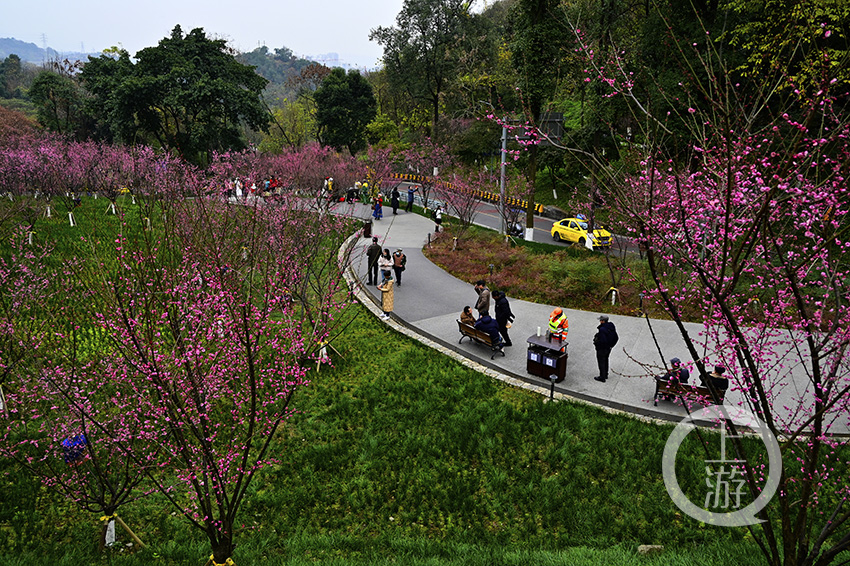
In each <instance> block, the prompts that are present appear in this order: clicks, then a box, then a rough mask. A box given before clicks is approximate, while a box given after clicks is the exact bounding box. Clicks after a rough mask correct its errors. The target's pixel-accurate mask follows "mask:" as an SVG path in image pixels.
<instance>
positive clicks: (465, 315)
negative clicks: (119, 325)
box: [460, 307, 475, 326]
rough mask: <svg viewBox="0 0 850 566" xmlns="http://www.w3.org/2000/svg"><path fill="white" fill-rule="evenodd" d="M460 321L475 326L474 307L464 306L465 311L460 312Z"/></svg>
mask: <svg viewBox="0 0 850 566" xmlns="http://www.w3.org/2000/svg"><path fill="white" fill-rule="evenodd" d="M460 321H461V322H462V323H464V324H468V325H469V326H475V316H474V315H473V314H472V307H463V312H462V313H460Z"/></svg>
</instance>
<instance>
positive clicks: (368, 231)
mask: <svg viewBox="0 0 850 566" xmlns="http://www.w3.org/2000/svg"><path fill="white" fill-rule="evenodd" d="M363 237H364V238H371V237H372V221H371V220H364V221H363Z"/></svg>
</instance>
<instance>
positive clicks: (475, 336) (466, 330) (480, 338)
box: [457, 320, 505, 360]
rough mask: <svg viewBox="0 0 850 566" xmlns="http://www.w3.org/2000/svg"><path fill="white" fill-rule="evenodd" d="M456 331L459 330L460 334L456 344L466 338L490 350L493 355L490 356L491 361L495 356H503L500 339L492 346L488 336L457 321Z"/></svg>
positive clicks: (503, 350) (502, 346) (502, 344)
mask: <svg viewBox="0 0 850 566" xmlns="http://www.w3.org/2000/svg"><path fill="white" fill-rule="evenodd" d="M457 329H458V330H460V334H461V337H460V340H458V342H457V343H458V344H460V343H461V342H463V339H464V338H466V337H467V336H468V337H469V338H470V339H471V340H472V341H473V342H478V343H479V344H483V345H485V346H487V347H488V348H490V351H492V352H493V355H492V356H490V359H491V360H492V359H494V358H495V357H496V354H502V356H504V355H505V349H504V343H503V342H502V341H501V339H500V340H499V342H498V344H495V345H494V344H493V340H492V339H491V338H490V335H489V334H487V333H486V332H482V331H480V330H478V329H477V328H475V327H474V326H470V325H468V324H464V323H462V322H461V321H459V320H458V321H457Z"/></svg>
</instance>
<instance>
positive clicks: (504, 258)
mask: <svg viewBox="0 0 850 566" xmlns="http://www.w3.org/2000/svg"><path fill="white" fill-rule="evenodd" d="M453 228H454V226H452V225H450V226H448V227H447V228H446V230H444V231H442V232H440V233H439V234H437V236H436V237H435V238H434V239H433V240H432V242H431V246H430V247H428V248H426V249H425V250H424V251H425V255H426V257H428V259H430V260H431V261H433V262H434V263H435V264H437V265H439V266H440V267H441V268H443V269H445V270H446V271H448V272H449V273H451V274H452V275H454V276H455V277H457V278H459V279H463V280H465V281H469V282H474V281H476V280H478V279H485V280H486V281H487V282H488V283H489V286H490V288H491V289H499V290H501V291H504V292H505V293H507V294H508V295H509V296H511V297H514V298H517V299H523V300H527V301H533V302H538V303H544V304H551V305H559V306H562V307H566V308H575V309H584V310H593V311H600V312H611V313H616V314H621V315H629V314H635V311H636V309H637V308H638V307H639V306H640V301H639V294H640V289H639V287H638V286H637V285H635V284H634V283H633V282H632V281H629V280H628V278H626V279H624V280H623V281H621V283H620V285H619V286H618V289H619V302H618V304H616V305H611V302H610V298H609V296H608V295H607V293H608V290H609V289H610V288H611V286H612V285H611V283H612V278H611V266H615V269H616V270H617V271H619V270H620V269H621V268H622V264H621V260H620V259H619V258H617V257H615V256H616V254H615V252H611V253H612V254H614V256H612V257H610V258H609V257H606V255H605V253H603V252H598V251H594V252H591V251H589V250H586V249H584V248H578V247H566V248H565V247H561V246H555V245H552V244H547V243H545V242H526V241H524V240H520V239H512V240H508V241H507V243H506V241H505V240H504V236H500V235H499V234H498V233H496V232H495V231H493V230H489V229H486V228H481V227H478V226H473V227H471V228H469V229H468V230H467V231H466V232H465V233H464V235H463V238H462V239H461V238H458V242H457V245H456V246H455V244H454V242H453V237H454V235H455V233H454V232H453ZM624 262H625V266H626V267H627V268H628V269H630V270H633V271H634V272H636V273H644V272H645V267H644V264H643V262H642V260H640V258H638V257H636V256H635V257H628V256H627V257H626V258H625V260H624ZM490 265H493V273H492V275H491V274H490V271H489V266H490ZM649 308H650V305H648V304H645V305H644V312H647V311H646V309H649ZM650 312H652V313H653V314H658V315H659V316H662V315H661V313H660V311H659V312H658V313H655V311H654V310H650Z"/></svg>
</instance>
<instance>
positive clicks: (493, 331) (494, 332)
mask: <svg viewBox="0 0 850 566" xmlns="http://www.w3.org/2000/svg"><path fill="white" fill-rule="evenodd" d="M475 328H477V329H478V330H480V331H481V332H486V333H487V334H489V335H490V340H491V341H492V342H493V344H494V345H496V344H498V343H499V342H501V340H502V338H501V337H500V336H499V325H498V323H496V321H495V320H494V319H493V317H491V316H490V315H488V314H485V315H484V316H482V317H481V318H479V319H478V320H477V321H476V322H475Z"/></svg>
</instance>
